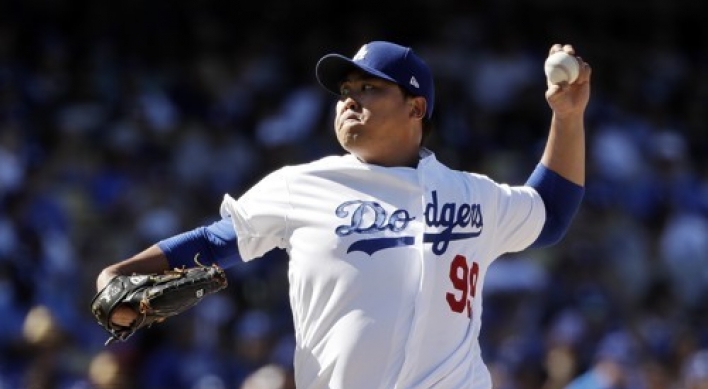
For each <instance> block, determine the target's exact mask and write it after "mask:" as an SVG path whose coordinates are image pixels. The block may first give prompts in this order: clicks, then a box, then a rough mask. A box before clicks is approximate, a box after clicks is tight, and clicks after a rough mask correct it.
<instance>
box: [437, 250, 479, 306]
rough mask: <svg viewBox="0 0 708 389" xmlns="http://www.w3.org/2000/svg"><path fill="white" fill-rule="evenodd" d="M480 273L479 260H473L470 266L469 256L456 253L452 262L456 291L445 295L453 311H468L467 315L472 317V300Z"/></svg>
mask: <svg viewBox="0 0 708 389" xmlns="http://www.w3.org/2000/svg"><path fill="white" fill-rule="evenodd" d="M478 275H479V265H478V264H477V262H472V266H470V265H468V264H467V258H465V257H464V256H462V255H456V256H455V258H454V259H453V260H452V262H450V282H451V283H452V287H453V288H454V289H455V291H454V292H447V294H446V296H445V297H446V299H447V303H448V305H449V306H450V309H451V310H452V311H453V312H457V313H463V312H466V313H467V317H472V300H473V299H474V296H475V294H476V293H477V277H478Z"/></svg>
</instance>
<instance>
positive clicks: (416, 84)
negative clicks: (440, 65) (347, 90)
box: [315, 41, 435, 118]
mask: <svg viewBox="0 0 708 389" xmlns="http://www.w3.org/2000/svg"><path fill="white" fill-rule="evenodd" d="M352 70H361V71H363V72H365V73H368V74H370V75H372V76H374V77H378V78H382V79H384V80H388V81H391V82H393V83H396V84H398V85H399V86H401V87H402V88H403V89H405V90H406V91H408V92H409V93H410V94H412V95H414V96H422V97H424V98H425V101H426V103H427V108H426V112H425V115H426V116H427V117H428V118H430V117H431V115H432V114H433V106H434V105H435V85H434V83H433V75H432V73H431V72H430V69H429V68H428V65H426V64H425V62H424V61H423V60H422V59H421V58H420V57H419V56H418V55H416V54H415V53H414V52H413V49H411V48H410V47H404V46H401V45H397V44H395V43H391V42H384V41H373V42H369V43H367V44H365V45H363V46H361V48H360V49H359V51H358V52H357V53H356V54H355V55H354V57H352V58H348V57H346V56H344V55H341V54H327V55H325V56H324V57H322V58H320V60H319V61H318V62H317V67H316V68H315V73H316V75H317V81H319V83H320V85H322V86H323V87H324V88H325V89H327V90H328V91H329V92H331V93H334V94H335V95H337V96H339V95H340V93H339V85H340V83H341V82H342V81H343V80H344V77H345V76H346V75H347V74H348V73H349V72H350V71H352Z"/></svg>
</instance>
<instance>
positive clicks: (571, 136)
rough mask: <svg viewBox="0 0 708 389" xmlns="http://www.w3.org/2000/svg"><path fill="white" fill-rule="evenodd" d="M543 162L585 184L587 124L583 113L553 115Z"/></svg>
mask: <svg viewBox="0 0 708 389" xmlns="http://www.w3.org/2000/svg"><path fill="white" fill-rule="evenodd" d="M541 163H542V164H543V165H544V166H546V167H547V168H548V169H550V170H552V171H554V172H555V173H557V174H558V175H560V176H561V177H563V178H565V179H566V180H568V181H571V182H573V183H574V184H577V185H580V186H584V185H585V125H584V123H583V116H582V115H573V116H570V117H564V118H559V117H557V116H556V115H553V118H552V119H551V129H550V132H549V135H548V141H547V143H546V149H545V150H544V152H543V156H542V157H541Z"/></svg>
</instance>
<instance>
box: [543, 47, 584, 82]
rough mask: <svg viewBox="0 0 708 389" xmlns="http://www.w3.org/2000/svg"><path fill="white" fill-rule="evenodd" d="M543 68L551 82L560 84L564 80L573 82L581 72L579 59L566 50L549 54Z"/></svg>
mask: <svg viewBox="0 0 708 389" xmlns="http://www.w3.org/2000/svg"><path fill="white" fill-rule="evenodd" d="M543 68H544V71H545V72H546V77H547V78H548V81H549V82H550V83H551V84H559V83H561V82H564V81H566V82H568V83H569V84H572V83H573V82H575V80H576V79H577V78H578V74H579V73H580V64H579V63H578V60H577V59H576V58H575V57H574V56H572V55H570V54H568V53H566V52H565V51H556V52H555V53H553V54H551V55H549V56H548V58H546V63H545V64H544V66H543Z"/></svg>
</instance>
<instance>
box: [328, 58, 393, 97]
mask: <svg viewBox="0 0 708 389" xmlns="http://www.w3.org/2000/svg"><path fill="white" fill-rule="evenodd" d="M356 70H360V71H363V72H364V73H367V74H369V75H372V76H374V77H378V78H382V79H384V80H387V81H391V82H393V83H396V80H394V79H393V78H391V77H389V76H387V75H386V74H384V73H382V72H380V71H378V70H376V69H373V68H370V67H368V66H365V65H362V64H358V63H356V62H354V61H352V60H351V59H349V58H347V57H345V56H343V55H340V54H327V55H325V56H324V57H322V58H320V60H319V61H318V62H317V66H316V67H315V74H316V76H317V81H318V82H319V83H320V85H322V86H323V87H324V88H325V89H327V90H328V91H329V92H331V93H333V94H335V95H337V96H339V95H340V92H339V86H340V84H341V83H342V81H344V77H346V76H347V74H349V73H350V72H352V71H356Z"/></svg>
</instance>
